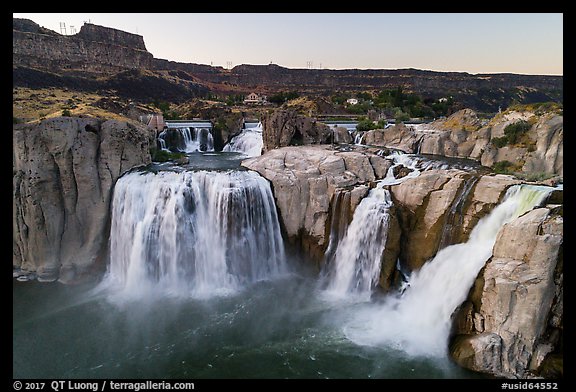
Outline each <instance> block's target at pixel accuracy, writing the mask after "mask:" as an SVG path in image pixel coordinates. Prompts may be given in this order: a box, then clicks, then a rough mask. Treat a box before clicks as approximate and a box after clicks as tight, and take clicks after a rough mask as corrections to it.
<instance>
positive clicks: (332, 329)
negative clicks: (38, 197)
mask: <svg viewBox="0 0 576 392" xmlns="http://www.w3.org/2000/svg"><path fill="white" fill-rule="evenodd" d="M189 157H190V162H189V163H188V164H187V165H184V166H171V165H168V164H158V165H153V166H151V167H150V168H149V169H148V170H146V171H141V170H140V171H134V172H133V173H131V174H128V175H125V176H124V177H122V178H121V179H120V180H119V182H118V184H117V188H116V191H115V195H114V200H113V206H112V211H113V217H112V225H111V227H112V229H111V230H112V235H113V236H114V238H113V239H112V242H111V247H110V248H111V253H112V254H111V257H110V265H109V268H108V272H107V274H106V275H105V276H104V277H102V279H101V281H99V282H92V283H85V284H82V285H62V284H59V283H38V282H35V281H30V282H18V281H16V280H14V282H13V377H14V378H144V379H150V378H160V379H165V378H174V379H184V378H188V379H200V378H356V379H369V378H395V379H398V378H478V377H480V376H479V375H477V374H474V373H472V372H469V371H466V370H464V369H461V368H459V367H458V366H456V365H455V364H453V363H452V362H451V361H450V360H449V358H448V357H447V355H446V354H445V353H443V352H442V353H437V352H431V353H426V352H424V353H417V354H414V353H413V352H409V351H406V350H404V349H403V348H402V347H398V346H397V345H394V344H388V343H387V342H386V341H384V343H382V344H380V343H378V342H377V343H376V344H374V342H373V341H371V342H368V343H366V342H365V341H362V339H360V338H358V328H357V327H356V325H355V324H354V320H355V319H357V318H359V317H360V318H364V319H365V317H366V316H365V314H366V309H367V307H369V308H370V309H373V310H374V314H375V315H376V316H377V317H378V318H381V317H383V318H385V315H382V312H381V311H378V310H379V309H380V310H381V309H382V306H380V304H379V301H380V300H382V298H380V299H379V298H378V296H377V295H375V296H374V295H373V296H372V298H370V296H369V295H368V296H364V297H357V296H351V297H350V298H348V299H347V298H340V299H339V300H334V298H327V296H326V295H325V292H326V290H325V288H323V287H322V285H320V284H319V281H318V274H317V273H316V272H315V271H311V270H310V269H309V268H308V267H307V266H309V265H312V263H311V262H309V261H307V260H302V259H297V258H295V257H294V256H291V255H289V254H285V253H284V251H283V250H281V249H280V248H278V235H279V231H278V230H279V229H278V227H279V226H278V222H277V217H276V214H275V211H272V210H271V209H270V190H269V188H268V187H267V186H265V185H264V184H265V183H266V182H265V181H261V180H259V179H258V178H256V177H258V176H257V175H256V174H255V173H253V172H249V171H243V170H239V167H238V164H239V162H240V161H241V159H242V158H243V157H245V155H242V154H238V153H236V154H232V153H199V152H195V153H191V154H189ZM169 179H170V181H167V180H169ZM243 184H244V185H243ZM206 195H212V196H213V197H204V196H206ZM138 200H140V201H138ZM247 201H248V203H247ZM137 202H138V203H140V204H136V203H137ZM119 203H121V204H119ZM218 203H220V204H218ZM218 206H221V207H218ZM216 207H218V208H221V209H216V210H215V208H216ZM224 210H226V211H229V212H228V213H226V214H225V215H226V216H228V217H230V216H233V217H234V219H228V218H226V217H223V214H218V213H217V212H218V211H224ZM154 211H156V212H154ZM231 214H232V215H231ZM262 227H265V229H263V230H257V229H258V228H262ZM169 230H172V233H174V235H173V237H170V236H164V237H163V236H162V235H161V234H159V233H167V232H169ZM186 233H188V234H186ZM263 234H265V235H264V236H262V235H263ZM243 239H244V240H246V241H248V242H250V243H249V244H248V243H247V244H246V246H243V245H242V242H241V241H242V240H243ZM171 241H172V242H171ZM244 249H247V250H249V251H243V250H244ZM146 251H148V252H149V253H142V252H146ZM206 271H208V272H209V273H208V274H207V273H206ZM197 287H202V288H203V289H202V291H201V293H200V294H199V293H198V291H197V290H196V288H197ZM367 287H369V285H368V286H367ZM367 321H368V320H367ZM369 321H370V322H369V323H368V324H367V326H369V327H372V326H373V319H370V320H369ZM371 323H372V324H371ZM369 332H370V334H372V333H373V331H369Z"/></svg>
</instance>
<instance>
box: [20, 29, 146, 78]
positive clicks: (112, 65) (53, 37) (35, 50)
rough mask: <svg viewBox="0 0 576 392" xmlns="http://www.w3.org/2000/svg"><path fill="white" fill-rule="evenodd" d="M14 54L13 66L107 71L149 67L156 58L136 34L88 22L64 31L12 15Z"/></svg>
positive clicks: (56, 70) (54, 69)
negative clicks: (72, 31)
mask: <svg viewBox="0 0 576 392" xmlns="http://www.w3.org/2000/svg"><path fill="white" fill-rule="evenodd" d="M12 54H13V57H12V64H13V66H24V67H31V68H39V69H43V70H49V71H54V72H56V73H60V72H62V71H80V72H82V73H96V74H107V75H109V74H112V73H116V72H119V71H123V70H127V69H149V68H151V65H152V58H153V56H152V54H151V53H149V52H148V51H147V50H146V46H145V45H144V39H143V37H142V36H140V35H137V34H131V33H127V32H124V31H120V30H116V29H112V28H109V27H102V26H97V25H93V24H90V23H85V24H84V25H83V26H82V27H81V28H80V31H79V32H78V34H75V35H61V34H58V33H56V32H54V31H51V30H48V29H44V28H42V27H40V26H38V25H37V24H36V23H34V22H32V21H29V20H26V19H13V31H12Z"/></svg>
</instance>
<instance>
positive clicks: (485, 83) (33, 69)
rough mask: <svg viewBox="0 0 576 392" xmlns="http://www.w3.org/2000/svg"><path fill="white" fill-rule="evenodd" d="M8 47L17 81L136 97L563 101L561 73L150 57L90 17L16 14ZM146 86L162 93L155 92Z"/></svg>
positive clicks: (479, 103) (140, 42)
mask: <svg viewBox="0 0 576 392" xmlns="http://www.w3.org/2000/svg"><path fill="white" fill-rule="evenodd" d="M12 48H13V49H12V54H13V67H14V71H13V73H14V74H13V84H14V86H29V87H46V86H60V87H61V86H67V87H71V88H77V89H82V90H91V91H95V90H99V89H100V90H105V89H113V90H116V91H117V92H118V93H119V94H120V95H124V96H127V97H130V98H134V99H149V100H150V99H154V98H156V99H158V98H161V99H168V100H172V101H175V102H182V101H184V100H186V99H189V98H191V97H195V96H203V95H205V94H207V93H208V92H209V91H212V92H215V93H232V94H237V93H242V94H248V93H250V92H253V91H258V92H260V93H268V94H272V93H274V92H279V91H290V90H295V91H299V92H300V93H303V94H324V93H334V92H335V91H347V92H354V91H366V90H379V89H386V88H396V87H398V86H402V87H403V88H404V89H405V90H406V91H412V92H415V93H418V94H420V95H422V96H424V97H427V98H429V99H439V98H442V97H448V96H453V97H454V99H456V100H457V101H458V102H460V103H461V105H462V106H463V107H468V108H472V109H475V110H480V111H488V112H495V111H497V110H498V107H499V106H503V107H507V106H508V105H509V104H510V103H512V102H520V103H530V102H544V101H555V102H561V101H562V100H563V78H562V77H561V76H542V75H515V74H485V75H484V74H478V75H472V74H468V73H465V72H433V71H423V70H416V69H398V70H386V69H369V70H361V69H343V70H331V69H290V68H285V67H282V66H279V65H275V64H270V65H246V64H243V65H238V66H235V67H233V68H232V69H230V70H228V69H224V68H222V67H212V66H209V65H203V64H193V63H179V62H174V61H169V60H164V59H158V58H155V57H154V56H153V55H152V54H151V53H150V52H148V51H147V50H146V46H145V44H144V37H142V36H140V35H137V34H131V33H127V32H123V31H119V30H116V29H111V28H107V27H102V26H97V25H93V24H84V25H83V26H82V27H81V29H80V31H79V32H78V33H77V34H74V35H61V34H58V33H56V32H54V31H51V30H48V29H45V28H42V27H40V26H38V25H37V24H36V23H34V22H32V21H30V20H26V19H13V33H12ZM89 75H90V76H89ZM149 90H154V91H155V92H156V94H160V95H159V96H158V95H156V96H152V95H151V94H150V92H149Z"/></svg>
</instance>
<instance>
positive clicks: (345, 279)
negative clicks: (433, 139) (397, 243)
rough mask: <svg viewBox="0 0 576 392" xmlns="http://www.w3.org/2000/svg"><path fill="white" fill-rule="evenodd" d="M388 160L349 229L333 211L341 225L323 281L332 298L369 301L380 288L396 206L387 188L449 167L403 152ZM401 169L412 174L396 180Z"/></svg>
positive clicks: (328, 254)
mask: <svg viewBox="0 0 576 392" xmlns="http://www.w3.org/2000/svg"><path fill="white" fill-rule="evenodd" d="M386 158H387V159H390V160H392V161H393V162H394V164H393V165H392V166H390V168H389V169H388V171H387V173H386V176H385V177H384V178H383V179H382V180H380V181H379V182H378V184H377V185H376V187H375V188H373V189H371V190H370V192H369V193H368V195H367V196H366V197H365V198H363V199H362V201H361V202H360V204H358V207H357V208H356V210H355V211H354V216H353V218H352V222H350V225H349V226H348V227H346V226H345V224H346V222H342V219H341V214H338V211H336V210H333V211H332V216H333V219H336V218H337V219H338V221H333V222H332V225H333V227H332V229H334V230H332V231H331V233H330V239H329V243H328V247H327V250H326V253H325V257H324V271H323V278H322V280H321V284H322V285H323V286H324V287H325V294H326V295H328V296H329V297H331V298H347V297H352V296H354V297H355V299H357V300H369V299H370V296H371V294H372V291H373V289H374V287H375V286H376V285H377V284H378V280H379V279H380V267H381V259H382V253H383V252H384V249H385V247H386V240H387V238H388V225H389V223H390V215H389V213H390V208H391V207H392V206H393V203H392V197H391V195H390V192H389V191H388V190H387V189H384V186H387V185H396V184H400V183H402V182H404V181H406V180H408V179H409V178H414V177H417V176H419V175H420V173H421V171H425V170H430V169H436V168H447V167H448V165H447V164H446V163H443V162H441V161H432V160H427V159H425V158H422V157H417V156H414V155H412V154H403V153H400V152H394V153H392V154H390V155H388V156H386ZM399 166H405V167H407V168H409V169H410V170H411V171H410V173H409V174H408V175H406V176H404V177H401V178H396V177H395V176H394V171H395V169H396V168H397V167H399ZM340 199H341V198H340V197H337V198H336V199H335V201H334V207H335V208H340V209H341V208H342V206H343V205H345V204H346V203H343V202H342V200H340ZM343 233H344V234H343Z"/></svg>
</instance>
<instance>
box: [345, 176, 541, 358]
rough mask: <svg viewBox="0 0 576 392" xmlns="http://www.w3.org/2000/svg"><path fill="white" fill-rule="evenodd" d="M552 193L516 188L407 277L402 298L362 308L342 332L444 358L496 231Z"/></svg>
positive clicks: (360, 339) (361, 341)
mask: <svg viewBox="0 0 576 392" xmlns="http://www.w3.org/2000/svg"><path fill="white" fill-rule="evenodd" d="M551 190H552V188H549V187H541V186H532V185H515V186H513V187H511V188H510V189H509V190H508V191H507V193H506V196H505V198H504V201H503V202H502V203H501V204H499V205H498V206H497V207H496V208H494V210H493V211H492V212H491V213H490V214H489V215H487V216H486V217H484V218H482V219H481V220H480V221H479V222H478V224H477V225H476V226H475V228H474V229H473V230H472V232H471V234H470V238H469V240H468V241H467V242H465V243H461V244H455V245H451V246H448V247H446V248H444V249H442V250H440V251H439V252H438V253H437V254H436V256H435V257H434V258H433V259H431V260H429V261H428V262H427V263H425V264H424V266H423V267H422V268H421V269H420V270H419V271H416V272H413V273H412V275H411V276H410V280H409V287H408V288H407V289H406V291H405V292H404V295H402V296H401V297H397V296H388V297H386V300H385V301H384V303H382V304H374V303H372V304H366V305H365V306H364V307H363V308H362V309H360V310H358V311H357V312H356V313H355V314H354V315H353V316H352V317H351V318H350V320H348V321H347V323H346V325H345V327H344V332H345V334H346V336H347V337H348V338H349V339H350V340H352V341H354V342H355V343H357V344H361V345H369V346H379V345H389V346H392V347H394V348H397V349H400V350H403V351H405V352H407V353H408V354H411V355H426V356H444V355H446V354H447V352H446V351H447V345H448V344H447V343H448V337H449V333H450V327H451V315H452V314H453V312H454V311H455V309H456V308H457V307H458V306H459V305H460V304H461V303H462V302H464V300H465V299H466V297H467V295H468V291H469V290H470V287H471V286H472V284H473V283H474V280H475V279H476V277H477V275H478V273H479V272H480V270H481V269H482V267H483V266H484V264H485V263H486V261H487V260H488V259H489V258H490V257H491V255H492V248H493V246H494V244H495V242H496V237H497V234H498V232H499V230H500V228H501V227H502V226H503V225H504V224H506V223H507V222H510V221H511V220H513V219H515V218H517V217H519V216H520V215H522V214H524V213H525V212H527V211H529V210H531V209H532V208H534V207H535V206H538V205H540V204H541V203H542V202H543V201H544V199H545V198H546V197H547V196H548V194H549V193H550V192H551Z"/></svg>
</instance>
